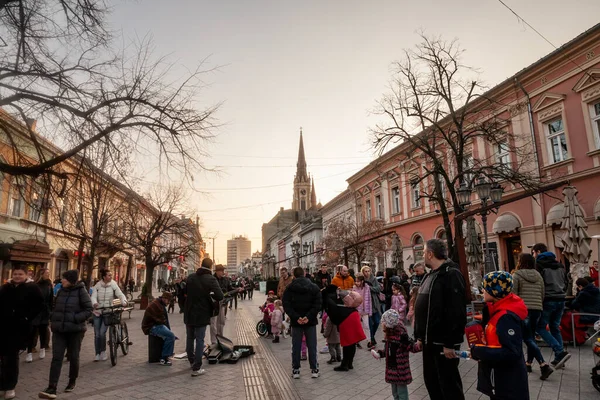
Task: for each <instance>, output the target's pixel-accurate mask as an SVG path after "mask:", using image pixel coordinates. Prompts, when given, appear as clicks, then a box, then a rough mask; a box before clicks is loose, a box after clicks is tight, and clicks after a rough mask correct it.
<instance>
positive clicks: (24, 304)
mask: <svg viewBox="0 0 600 400" xmlns="http://www.w3.org/2000/svg"><path fill="white" fill-rule="evenodd" d="M43 303H44V299H43V297H42V293H41V292H40V289H39V287H38V286H37V285H36V284H34V283H32V282H27V271H26V270H25V267H21V266H20V265H18V264H17V266H15V267H14V268H13V270H12V277H11V279H9V280H8V282H6V283H5V284H4V285H2V286H0V321H2V324H1V325H0V392H4V398H5V399H13V398H15V397H16V393H15V387H16V386H17V382H18V381H19V350H21V349H24V348H25V347H27V339H28V338H29V337H30V332H31V329H32V325H31V320H32V319H33V318H34V317H35V316H36V315H38V313H39V312H40V311H41V310H42V308H43Z"/></svg>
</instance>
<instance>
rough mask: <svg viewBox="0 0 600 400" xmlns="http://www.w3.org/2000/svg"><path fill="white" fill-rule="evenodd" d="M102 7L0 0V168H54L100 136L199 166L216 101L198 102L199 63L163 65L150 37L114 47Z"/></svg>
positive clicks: (74, 0)
mask: <svg viewBox="0 0 600 400" xmlns="http://www.w3.org/2000/svg"><path fill="white" fill-rule="evenodd" d="M108 10H109V7H108V6H107V5H106V4H105V2H104V1H103V0H2V1H0V45H1V46H2V52H1V53H0V107H1V108H2V109H3V110H4V111H3V113H5V114H4V115H2V116H0V136H3V140H5V141H6V142H7V143H9V144H10V145H11V147H12V148H13V156H12V157H11V158H10V159H9V160H7V161H0V172H6V173H9V174H11V175H13V176H15V175H27V176H32V177H37V176H39V175H41V174H54V175H59V176H63V175H61V172H60V168H59V164H60V163H62V162H63V161H65V160H67V159H69V158H71V157H73V156H74V155H76V154H80V153H81V152H82V150H84V149H85V148H87V147H88V146H90V145H91V144H93V143H96V142H99V141H104V142H113V143H116V142H118V143H128V144H129V145H131V148H132V149H133V150H138V151H151V152H153V153H154V154H156V155H155V156H156V157H157V158H160V159H161V160H162V161H165V164H167V165H170V166H173V167H175V168H177V169H178V170H180V171H184V172H189V170H190V169H197V168H203V164H202V161H201V156H202V155H203V154H204V145H205V144H206V140H210V139H211V138H212V135H213V134H212V130H211V128H212V127H213V126H214V125H213V124H214V120H213V114H214V112H215V110H216V108H217V107H216V106H209V107H206V108H199V106H198V104H201V102H200V100H201V99H199V98H198V96H199V94H200V90H201V89H202V87H203V83H202V75H203V72H205V71H202V69H201V67H198V68H197V69H195V70H192V72H191V73H189V74H187V76H185V75H186V74H179V71H172V68H173V66H172V65H171V64H169V63H167V62H166V60H165V59H164V58H158V59H156V58H154V57H153V55H152V51H151V43H150V41H149V40H143V41H142V42H141V43H140V44H139V45H138V46H129V47H126V48H125V49H123V50H121V51H119V50H118V49H116V48H115V46H114V43H115V42H114V41H113V38H112V36H111V33H110V32H109V31H108V30H107V27H106V22H105V18H106V15H107V13H108ZM173 76H183V78H181V79H178V78H172V77H173ZM170 77H171V78H170ZM16 126H22V127H25V129H17V128H16ZM38 134H39V135H41V136H42V138H40V136H39V135H38ZM46 139H47V140H50V141H52V142H54V143H57V144H58V145H59V146H61V147H62V148H64V149H65V150H64V151H59V152H55V151H51V150H50V149H49V145H48V142H46ZM52 150H57V149H52ZM188 176H189V175H188ZM63 177H64V176H63Z"/></svg>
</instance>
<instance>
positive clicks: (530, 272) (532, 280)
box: [513, 269, 544, 310]
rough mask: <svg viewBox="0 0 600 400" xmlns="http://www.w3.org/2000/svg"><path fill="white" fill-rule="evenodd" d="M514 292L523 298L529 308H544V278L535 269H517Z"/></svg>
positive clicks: (514, 277)
mask: <svg viewBox="0 0 600 400" xmlns="http://www.w3.org/2000/svg"><path fill="white" fill-rule="evenodd" d="M513 293H514V294H516V295H517V296H519V297H520V298H522V299H523V301H524V302H525V305H526V306H527V309H528V310H543V309H544V279H543V278H542V275H540V273H539V272H537V271H536V270H535V269H519V270H517V271H515V273H514V274H513Z"/></svg>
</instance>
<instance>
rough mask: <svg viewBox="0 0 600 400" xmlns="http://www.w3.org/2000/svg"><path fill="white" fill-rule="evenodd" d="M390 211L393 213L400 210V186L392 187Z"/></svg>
mask: <svg viewBox="0 0 600 400" xmlns="http://www.w3.org/2000/svg"><path fill="white" fill-rule="evenodd" d="M392 211H393V213H394V214H398V213H399V212H400V188H399V187H398V186H396V187H394V188H392Z"/></svg>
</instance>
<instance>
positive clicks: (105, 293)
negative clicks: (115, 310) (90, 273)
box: [92, 280, 127, 316]
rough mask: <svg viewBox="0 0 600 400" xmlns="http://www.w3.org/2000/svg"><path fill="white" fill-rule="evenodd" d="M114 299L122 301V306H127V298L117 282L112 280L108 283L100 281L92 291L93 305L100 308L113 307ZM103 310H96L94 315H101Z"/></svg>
mask: <svg viewBox="0 0 600 400" xmlns="http://www.w3.org/2000/svg"><path fill="white" fill-rule="evenodd" d="M114 299H120V300H121V304H122V305H126V304H127V297H125V295H124V294H123V292H122V291H121V289H120V288H119V285H117V282H115V281H113V280H111V281H110V282H108V283H104V282H103V281H100V282H98V283H96V286H94V287H93V289H92V304H98V308H103V307H111V306H112V305H113V300H114ZM103 312H106V311H103V310H94V315H96V316H99V315H101V314H102V313H103Z"/></svg>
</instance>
